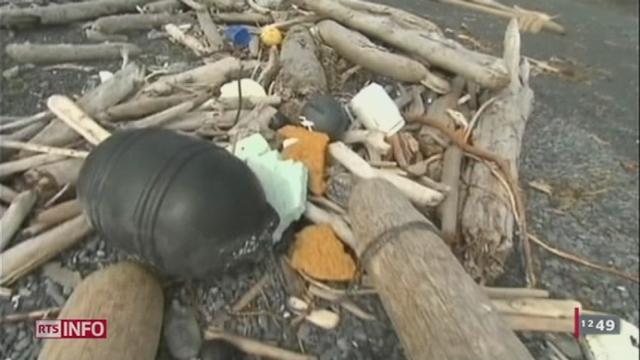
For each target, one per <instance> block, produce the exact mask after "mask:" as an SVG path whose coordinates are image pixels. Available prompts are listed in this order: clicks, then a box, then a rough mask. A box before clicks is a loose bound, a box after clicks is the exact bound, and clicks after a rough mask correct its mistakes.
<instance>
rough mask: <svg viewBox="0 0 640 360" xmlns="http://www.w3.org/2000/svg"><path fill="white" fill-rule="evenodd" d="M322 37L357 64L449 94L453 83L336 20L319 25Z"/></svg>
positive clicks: (343, 55) (322, 22)
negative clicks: (378, 44)
mask: <svg viewBox="0 0 640 360" xmlns="http://www.w3.org/2000/svg"><path fill="white" fill-rule="evenodd" d="M317 26H318V30H319V32H320V36H321V37H322V39H323V40H324V41H325V42H326V43H327V44H328V45H329V46H331V47H332V48H334V49H335V50H336V51H337V52H338V54H340V55H341V56H342V57H344V58H345V59H347V60H349V61H351V62H352V63H354V64H357V65H360V66H362V67H363V68H365V69H368V70H370V71H373V72H375V73H378V74H381V75H384V76H388V77H390V78H392V79H394V80H397V81H403V82H411V83H424V84H425V86H428V87H429V88H430V89H432V90H433V91H435V92H437V93H440V94H442V93H446V92H448V91H449V88H450V85H449V82H448V81H447V80H445V79H443V78H441V77H439V76H437V75H435V74H433V73H431V72H430V71H429V69H427V67H426V66H424V65H422V64H421V63H420V62H418V61H415V60H413V59H411V58H408V57H406V56H402V55H398V54H394V53H392V52H389V51H387V50H385V49H383V48H381V47H379V46H377V45H376V44H374V43H373V42H372V41H371V40H369V39H368V38H367V37H366V36H364V35H362V34H361V33H359V32H357V31H353V30H350V29H347V28H346V27H344V26H342V25H340V24H338V23H337V22H335V21H332V20H324V21H321V22H319V23H318V24H317Z"/></svg>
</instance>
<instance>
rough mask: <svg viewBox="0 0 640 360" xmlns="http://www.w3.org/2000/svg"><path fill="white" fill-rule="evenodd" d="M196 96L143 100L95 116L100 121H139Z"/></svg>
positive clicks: (116, 106) (182, 95)
mask: <svg viewBox="0 0 640 360" xmlns="http://www.w3.org/2000/svg"><path fill="white" fill-rule="evenodd" d="M193 96H194V95H191V94H189V95H185V94H178V95H172V96H161V97H153V98H142V99H134V100H131V101H127V102H125V103H122V104H118V105H114V106H111V107H110V108H108V109H106V110H105V111H103V112H101V113H99V114H97V115H96V116H95V119H96V120H100V121H114V122H115V121H122V120H131V119H138V118H141V117H144V116H147V115H151V114H155V113H157V112H160V111H162V110H166V109H168V108H170V107H172V106H176V105H178V104H181V103H183V102H185V101H186V100H188V99H190V98H192V97H193Z"/></svg>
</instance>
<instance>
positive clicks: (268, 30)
mask: <svg viewBox="0 0 640 360" xmlns="http://www.w3.org/2000/svg"><path fill="white" fill-rule="evenodd" d="M282 38H283V36H282V32H281V31H280V30H279V29H278V28H277V27H275V26H265V27H263V28H262V30H261V31H260V40H262V42H263V43H264V44H265V45H266V46H277V45H280V44H281V43H282Z"/></svg>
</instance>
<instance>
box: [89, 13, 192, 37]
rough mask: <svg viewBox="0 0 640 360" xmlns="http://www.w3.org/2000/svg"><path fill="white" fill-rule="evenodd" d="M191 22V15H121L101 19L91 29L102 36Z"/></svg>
mask: <svg viewBox="0 0 640 360" xmlns="http://www.w3.org/2000/svg"><path fill="white" fill-rule="evenodd" d="M189 21H193V16H191V14H186V13H184V14H170V13H160V14H123V15H113V16H106V17H101V18H99V19H97V20H96V21H94V22H93V24H92V25H91V29H92V30H94V31H99V32H101V33H103V34H116V33H122V32H127V31H139V30H149V29H153V28H159V27H162V26H164V25H166V24H170V23H172V22H178V23H181V22H189Z"/></svg>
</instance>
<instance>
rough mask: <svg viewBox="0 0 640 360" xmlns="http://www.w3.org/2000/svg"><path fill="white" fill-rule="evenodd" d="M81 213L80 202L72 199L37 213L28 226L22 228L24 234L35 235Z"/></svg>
mask: <svg viewBox="0 0 640 360" xmlns="http://www.w3.org/2000/svg"><path fill="white" fill-rule="evenodd" d="M81 213H82V207H81V206H80V203H79V202H78V201H77V200H75V199H73V200H68V201H65V202H63V203H60V204H57V205H54V206H52V207H50V208H48V209H45V210H43V211H42V212H40V213H38V214H37V215H36V216H35V217H34V219H33V220H32V221H31V223H30V224H29V226H28V227H27V228H25V229H24V230H22V234H23V235H24V236H35V235H38V234H40V233H42V232H43V231H45V230H48V229H50V228H51V227H53V226H56V225H58V224H60V223H62V222H65V221H67V220H70V219H73V218H74V217H76V216H78V215H80V214H81Z"/></svg>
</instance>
